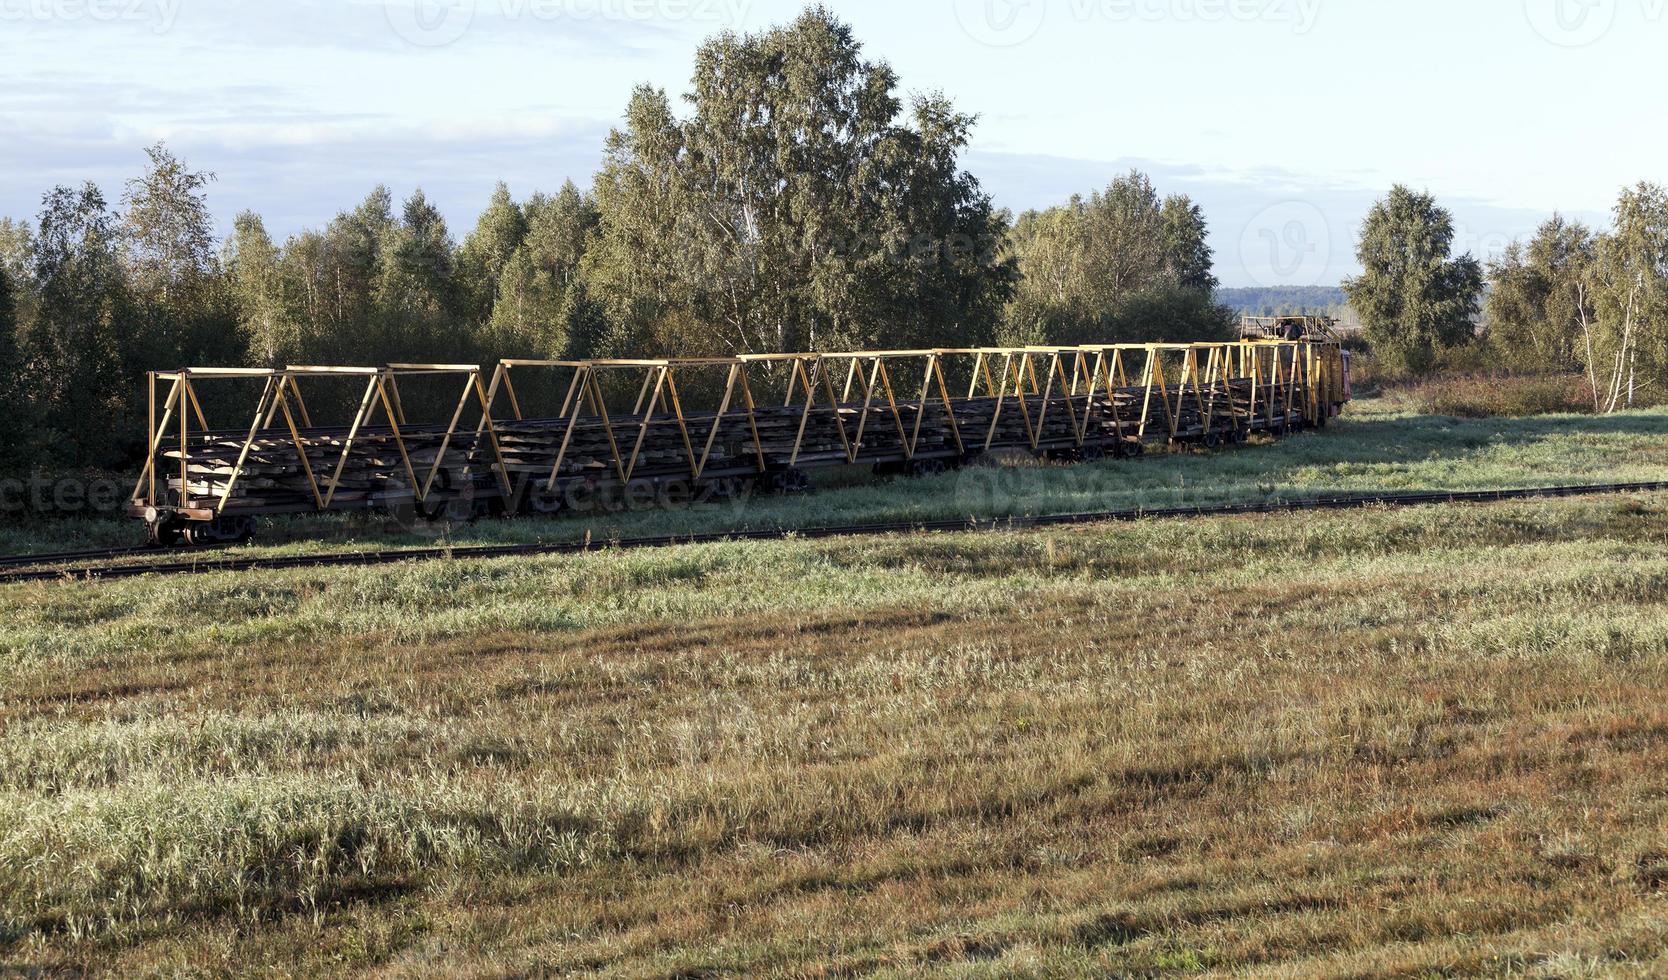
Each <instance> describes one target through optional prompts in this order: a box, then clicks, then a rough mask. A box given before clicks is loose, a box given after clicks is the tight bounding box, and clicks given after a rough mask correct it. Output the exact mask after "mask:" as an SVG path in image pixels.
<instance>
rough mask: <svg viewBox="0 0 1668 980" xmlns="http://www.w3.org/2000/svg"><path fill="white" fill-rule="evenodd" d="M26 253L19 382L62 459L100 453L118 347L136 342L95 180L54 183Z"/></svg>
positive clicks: (112, 224)
mask: <svg viewBox="0 0 1668 980" xmlns="http://www.w3.org/2000/svg"><path fill="white" fill-rule="evenodd" d="M38 228H39V231H38V233H37V234H36V236H35V238H34V241H33V244H32V248H31V255H32V258H33V261H34V269H33V279H34V282H35V290H36V295H37V300H36V308H35V314H34V317H33V318H32V319H31V320H30V321H29V322H27V323H25V324H23V325H22V329H21V330H20V331H19V332H18V343H19V346H20V347H21V348H22V351H23V357H24V361H25V367H24V371H25V385H26V387H27V390H28V391H29V393H30V396H31V398H32V399H33V400H34V402H35V404H36V406H37V408H38V409H39V410H40V412H41V414H42V415H43V416H44V417H45V418H46V419H48V420H49V430H48V431H47V432H46V433H43V435H46V436H47V437H48V439H47V440H43V441H51V442H53V443H56V444H58V445H61V446H63V447H65V451H66V452H67V454H68V455H69V456H70V457H71V458H84V459H85V458H92V459H98V458H108V457H109V456H110V455H111V454H112V453H113V452H114V451H115V449H116V447H115V445H114V443H113V439H114V435H115V434H114V431H113V429H111V428H110V426H109V420H111V419H114V418H118V417H120V415H121V411H122V408H123V406H124V404H125V403H126V402H127V398H125V397H124V395H126V394H127V392H128V388H129V386H131V385H133V383H134V382H133V379H132V378H131V377H127V376H125V372H124V370H123V369H124V360H125V357H124V355H125V354H126V353H127V352H128V351H130V350H132V349H133V348H134V346H136V341H137V340H138V338H136V336H135V334H136V331H135V329H134V312H133V298H132V294H131V292H130V291H129V289H128V284H127V281H126V276H125V275H124V270H123V268H122V264H121V260H120V256H119V253H118V250H117V247H118V241H119V239H118V230H117V223H116V218H115V216H114V215H113V214H112V213H111V212H110V210H109V208H108V206H107V205H106V203H105V200H104V195H103V193H101V192H100V191H99V189H98V187H97V186H95V185H93V184H91V183H88V184H84V185H83V186H82V187H81V188H80V189H79V190H76V189H72V188H69V187H63V186H59V187H56V188H54V189H53V190H52V191H50V192H49V193H48V194H47V195H46V197H45V199H44V200H43V201H42V204H41V211H40V215H39V222H38Z"/></svg>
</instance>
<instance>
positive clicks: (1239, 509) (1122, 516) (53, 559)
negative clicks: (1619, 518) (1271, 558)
mask: <svg viewBox="0 0 1668 980" xmlns="http://www.w3.org/2000/svg"><path fill="white" fill-rule="evenodd" d="M1657 491H1668V481H1663V482H1651V483H1602V484H1584V485H1579V486H1564V487H1523V488H1515V489H1507V490H1463V491H1420V492H1414V493H1380V494H1351V495H1342V496H1325V497H1308V498H1302V499H1297V500H1277V501H1262V502H1258V503H1246V504H1209V505H1200V506H1193V507H1162V508H1147V507H1143V508H1132V509H1126V510H1110V511H1098V512H1090V513H1079V514H1059V515H1050V516H1042V517H1010V518H1000V519H996V520H988V521H982V520H942V521H907V522H890V523H870V524H847V525H835V526H829V527H810V528H796V529H771V530H744V531H723V532H717V533H711V534H687V535H668V536H662V537H641V538H624V539H619V540H608V541H600V542H596V541H591V540H589V539H587V540H585V541H576V542H562V543H553V544H514V545H485V546H477V547H464V548H412V549H400V550H381V551H355V552H338V553H332V554H321V555H288V556H276V557H246V558H243V557H237V556H225V555H223V554H218V553H210V554H207V555H204V554H203V552H202V551H200V550H197V549H189V550H185V551H179V550H173V551H162V550H160V549H157V548H155V547H147V548H125V549H105V550H101V551H85V552H61V553H58V554H55V555H20V556H15V557H11V558H0V584H3V583H16V582H41V581H81V580H92V579H98V580H113V579H124V578H136V577H138V576H142V575H199V574H205V573H208V572H243V571H255V570H259V569H278V568H324V567H334V566H364V565H390V564H396V563H400V562H412V561H431V560H436V559H454V560H456V559H476V560H479V559H487V558H509V557H517V556H537V555H570V554H582V553H586V552H591V551H608V550H613V549H636V548H665V547H670V546H673V545H685V544H712V543H718V542H724V541H768V540H788V539H807V540H808V539H823V538H839V537H860V536H873V535H887V534H922V533H951V532H978V531H1005V530H1023V529H1028V528H1045V527H1063V526H1068V525H1074V524H1109V523H1117V522H1127V521H1136V520H1148V519H1177V518H1189V517H1215V516H1228V515H1234V514H1272V513H1286V512H1292V511H1305V510H1357V509H1363V508H1368V507H1415V506H1422V505H1429V504H1466V503H1491V502H1496V501H1505V500H1528V499H1539V498H1554V497H1590V496H1600V495H1606V494H1618V493H1646V492H1657ZM141 554H157V555H158V560H156V561H152V562H142V563H141V562H135V563H131V564H120V565H89V566H82V567H74V568H65V567H43V566H47V565H51V566H63V565H67V564H71V563H74V562H80V561H99V560H105V559H108V558H114V557H131V556H134V555H141ZM184 554H190V555H193V556H196V555H202V557H190V558H178V557H175V556H179V555H184Z"/></svg>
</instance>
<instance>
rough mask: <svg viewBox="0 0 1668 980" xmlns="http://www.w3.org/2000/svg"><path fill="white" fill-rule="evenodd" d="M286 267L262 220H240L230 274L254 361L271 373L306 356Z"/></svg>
mask: <svg viewBox="0 0 1668 980" xmlns="http://www.w3.org/2000/svg"><path fill="white" fill-rule="evenodd" d="M282 261H283V257H282V255H281V253H280V252H279V250H278V246H276V245H274V244H273V242H272V236H271V235H268V234H267V232H266V225H265V223H264V222H262V221H261V216H260V215H258V214H256V213H255V212H253V211H245V212H243V213H242V214H239V215H238V216H237V219H236V220H235V221H234V222H233V224H232V237H231V239H230V240H229V241H228V242H227V243H226V271H227V273H228V275H229V276H230V277H231V289H232V294H233V296H234V297H235V298H236V301H237V305H238V310H239V317H238V324H239V327H240V329H241V332H242V334H243V343H244V348H245V350H247V351H248V360H250V361H251V362H253V363H255V364H259V365H263V366H266V367H278V366H280V365H282V364H284V363H285V362H294V361H296V360H297V357H298V355H299V354H300V351H301V337H300V332H299V328H298V325H297V321H296V320H295V319H294V317H293V316H292V311H291V310H290V309H289V308H288V307H287V305H286V302H285V291H284V270H283V266H282Z"/></svg>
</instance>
